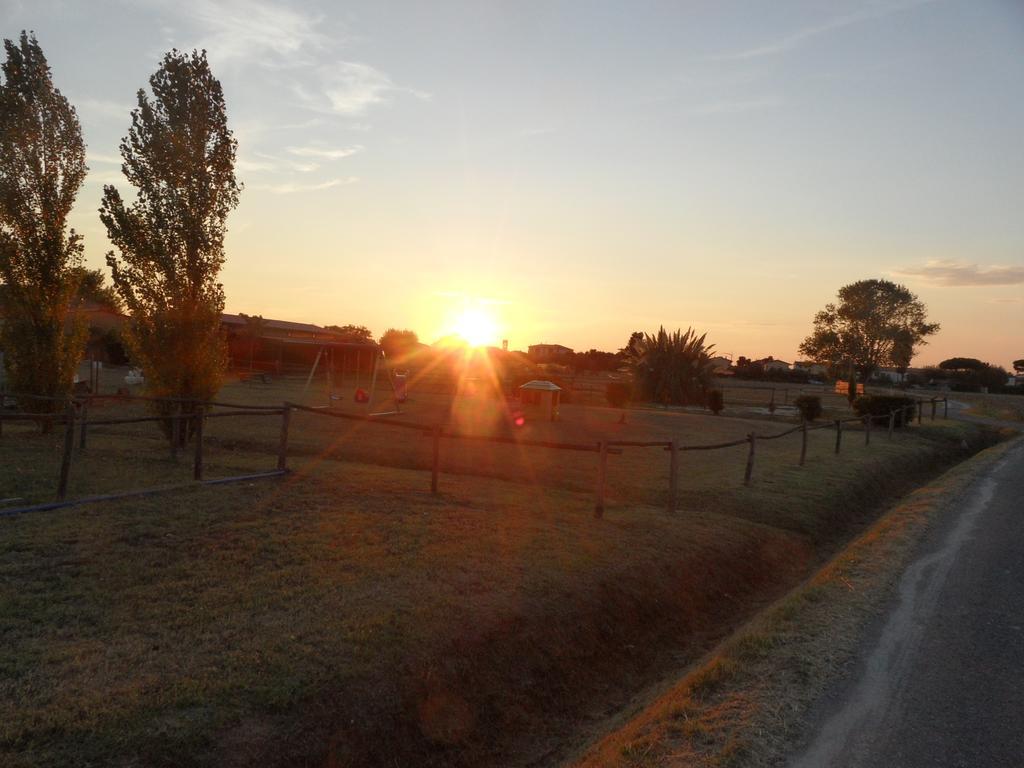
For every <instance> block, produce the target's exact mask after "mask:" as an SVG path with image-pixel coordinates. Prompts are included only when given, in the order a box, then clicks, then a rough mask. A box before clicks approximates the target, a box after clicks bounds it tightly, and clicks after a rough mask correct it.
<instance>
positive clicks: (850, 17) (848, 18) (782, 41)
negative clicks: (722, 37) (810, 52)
mask: <svg viewBox="0 0 1024 768" xmlns="http://www.w3.org/2000/svg"><path fill="white" fill-rule="evenodd" d="M932 2H935V0H898V1H897V2H890V3H881V4H878V5H874V6H872V7H870V8H868V9H865V10H862V11H855V12H853V13H846V14H842V15H840V16H836V17H834V18H832V19H829V20H827V21H824V22H822V23H821V24H815V25H811V26H807V27H803V28H801V29H798V30H796V31H794V32H791V33H790V34H788V35H785V36H784V37H780V38H778V39H777V40H773V41H771V42H768V43H765V44H763V45H758V46H755V47H753V48H747V49H745V50H742V51H733V52H729V53H719V54H715V55H713V56H709V57H708V59H709V60H711V61H743V60H746V59H757V58H761V57H762V56H775V55H778V54H781V53H786V52H787V51H791V50H793V49H794V48H798V47H799V46H800V45H801V44H803V43H804V42H806V41H807V40H811V39H813V38H815V37H818V36H820V35H824V34H827V33H829V32H835V31H836V30H839V29H843V28H844V27H849V26H852V25H854V24H861V23H863V22H866V21H873V20H875V19H883V18H885V17H887V16H892V15H893V14H896V13H902V12H903V11H907V10H910V9H913V8H917V7H919V6H922V5H927V4H929V3H932Z"/></svg>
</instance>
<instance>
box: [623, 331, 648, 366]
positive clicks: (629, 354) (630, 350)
mask: <svg viewBox="0 0 1024 768" xmlns="http://www.w3.org/2000/svg"><path fill="white" fill-rule="evenodd" d="M643 339H644V332H643V331H633V332H632V333H631V334H629V341H627V342H626V346H624V347H623V348H622V349H620V350H619V355H620V356H621V357H622V359H624V360H629V359H632V358H633V357H634V356H635V355H636V353H637V346H638V345H639V344H640V342H641V341H643Z"/></svg>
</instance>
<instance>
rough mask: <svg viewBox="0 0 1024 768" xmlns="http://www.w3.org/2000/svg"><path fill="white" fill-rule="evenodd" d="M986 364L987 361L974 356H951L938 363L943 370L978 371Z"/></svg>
mask: <svg viewBox="0 0 1024 768" xmlns="http://www.w3.org/2000/svg"><path fill="white" fill-rule="evenodd" d="M987 366H988V363H983V362H981V360H978V359H977V358H974V357H951V358H949V359H948V360H943V361H942V362H941V363H939V368H941V369H942V370H944V371H980V370H982V369H983V368H985V367H987Z"/></svg>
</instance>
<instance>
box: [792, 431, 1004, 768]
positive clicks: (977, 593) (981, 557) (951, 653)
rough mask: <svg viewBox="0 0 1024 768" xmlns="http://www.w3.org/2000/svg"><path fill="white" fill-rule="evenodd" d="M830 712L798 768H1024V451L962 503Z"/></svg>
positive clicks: (829, 701) (910, 575) (913, 567)
mask: <svg viewBox="0 0 1024 768" xmlns="http://www.w3.org/2000/svg"><path fill="white" fill-rule="evenodd" d="M1017 426H1018V428H1019V426H1020V425H1017ZM818 714H819V717H818V726H817V727H816V728H815V731H814V734H813V736H812V738H811V740H810V742H809V746H807V747H806V748H805V750H804V751H803V752H802V753H801V754H800V755H798V756H797V757H796V758H795V759H794V760H793V761H791V763H790V766H791V768H826V767H827V768H862V767H863V768H867V767H868V766H871V767H872V768H874V767H876V766H877V767H878V768H926V767H927V768H954V767H955V768H961V767H962V768H968V767H969V768H988V767H991V768H1003V767H1004V766H1005V768H1017V767H1018V766H1024V445H1018V447H1017V448H1016V449H1014V450H1012V451H1011V452H1010V453H1009V454H1008V455H1007V456H1006V457H1004V459H1002V460H1001V461H1000V462H999V463H998V464H997V465H996V466H995V467H993V468H992V469H991V470H990V471H988V472H987V473H985V474H984V475H983V476H982V477H979V478H978V479H977V480H976V481H975V482H974V483H973V484H972V486H971V487H970V489H969V490H968V491H967V492H966V493H965V495H964V496H963V497H961V498H958V499H954V500H951V502H950V503H949V505H948V508H947V510H946V512H945V513H944V514H943V517H942V520H941V522H940V524H939V525H937V526H936V527H935V528H934V529H933V530H932V531H931V532H930V533H929V536H928V537H927V539H926V541H925V542H924V543H923V545H922V547H921V549H920V550H919V552H918V554H917V555H916V556H915V560H914V561H913V562H912V563H911V564H910V566H909V567H908V568H907V570H906V571H905V573H904V575H903V577H902V579H901V581H900V584H899V595H898V597H897V598H896V599H895V600H894V601H893V604H892V605H891V606H889V607H888V609H887V610H886V612H885V613H884V614H883V615H882V616H881V617H879V620H878V621H877V624H876V626H875V627H874V628H873V630H872V631H870V632H868V636H867V639H866V640H865V642H864V644H863V647H862V650H861V662H860V663H859V667H858V671H857V672H856V673H855V674H854V675H853V677H852V679H850V680H848V681H846V682H844V683H840V684H838V685H837V686H836V688H835V689H834V690H832V691H831V692H830V693H829V694H828V695H827V696H826V697H825V700H824V703H823V705H822V706H821V709H820V712H819V713H818Z"/></svg>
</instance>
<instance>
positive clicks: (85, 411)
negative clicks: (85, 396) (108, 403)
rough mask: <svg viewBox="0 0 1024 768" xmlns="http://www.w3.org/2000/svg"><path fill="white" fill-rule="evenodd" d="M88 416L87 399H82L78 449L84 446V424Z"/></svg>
mask: <svg viewBox="0 0 1024 768" xmlns="http://www.w3.org/2000/svg"><path fill="white" fill-rule="evenodd" d="M88 418H89V401H88V400H83V401H82V423H81V424H80V425H79V427H78V447H79V449H82V448H85V425H86V420H87V419H88Z"/></svg>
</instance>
